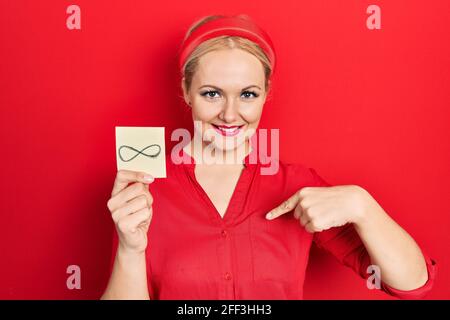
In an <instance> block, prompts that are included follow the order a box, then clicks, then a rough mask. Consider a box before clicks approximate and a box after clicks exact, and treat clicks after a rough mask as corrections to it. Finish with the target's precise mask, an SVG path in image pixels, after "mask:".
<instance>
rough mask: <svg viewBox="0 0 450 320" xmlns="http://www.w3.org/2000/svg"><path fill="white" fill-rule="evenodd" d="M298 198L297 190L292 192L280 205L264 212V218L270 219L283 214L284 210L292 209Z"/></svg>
mask: <svg viewBox="0 0 450 320" xmlns="http://www.w3.org/2000/svg"><path fill="white" fill-rule="evenodd" d="M299 198H300V196H299V194H298V192H296V193H294V194H293V195H292V196H291V197H290V198H289V199H287V200H286V201H284V202H283V203H282V204H281V205H279V206H278V207H276V208H275V209H273V210H271V211H270V212H269V213H268V214H266V219H268V220H272V219H275V218H277V217H279V216H281V215H283V214H285V213H286V212H289V211H291V210H293V209H294V208H295V206H296V205H297V203H298V201H299Z"/></svg>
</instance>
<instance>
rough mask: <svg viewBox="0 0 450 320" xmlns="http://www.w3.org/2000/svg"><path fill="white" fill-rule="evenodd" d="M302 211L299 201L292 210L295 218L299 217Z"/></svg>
mask: <svg viewBox="0 0 450 320" xmlns="http://www.w3.org/2000/svg"><path fill="white" fill-rule="evenodd" d="M302 213H303V209H302V206H301V205H300V203H299V204H297V206H296V207H295V210H294V217H295V219H300V217H301V216H302Z"/></svg>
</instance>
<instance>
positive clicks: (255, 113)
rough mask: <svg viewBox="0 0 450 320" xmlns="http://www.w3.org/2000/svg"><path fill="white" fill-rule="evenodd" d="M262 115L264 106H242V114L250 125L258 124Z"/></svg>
mask: <svg viewBox="0 0 450 320" xmlns="http://www.w3.org/2000/svg"><path fill="white" fill-rule="evenodd" d="M261 115H262V106H252V107H251V108H245V107H244V108H242V112H241V116H242V118H243V119H244V120H245V122H247V123H248V124H250V125H255V126H256V125H258V123H259V120H260V119H261Z"/></svg>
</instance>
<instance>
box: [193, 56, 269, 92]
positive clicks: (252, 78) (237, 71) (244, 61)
mask: <svg viewBox="0 0 450 320" xmlns="http://www.w3.org/2000/svg"><path fill="white" fill-rule="evenodd" d="M264 77H265V76H264V67H263V65H262V63H261V61H259V60H258V58H256V57H255V56H254V55H252V54H251V53H249V52H246V51H244V50H241V49H224V50H215V51H211V52H208V53H207V54H205V55H203V56H202V57H200V59H199V63H198V68H197V71H196V73H195V75H194V78H196V79H194V81H197V82H198V85H203V84H210V85H215V86H219V87H221V88H226V87H244V86H248V85H251V84H255V85H260V86H262V85H263V83H264Z"/></svg>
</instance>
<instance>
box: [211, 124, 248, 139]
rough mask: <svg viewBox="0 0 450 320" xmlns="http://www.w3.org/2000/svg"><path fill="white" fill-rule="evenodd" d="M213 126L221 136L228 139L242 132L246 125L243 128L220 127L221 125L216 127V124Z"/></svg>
mask: <svg viewBox="0 0 450 320" xmlns="http://www.w3.org/2000/svg"><path fill="white" fill-rule="evenodd" d="M212 126H213V127H214V129H215V130H216V131H217V132H218V133H220V134H221V135H223V136H226V137H230V136H235V135H237V134H238V133H239V132H240V131H241V129H242V128H243V127H244V125H241V126H223V125H220V126H219V125H215V124H212Z"/></svg>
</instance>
